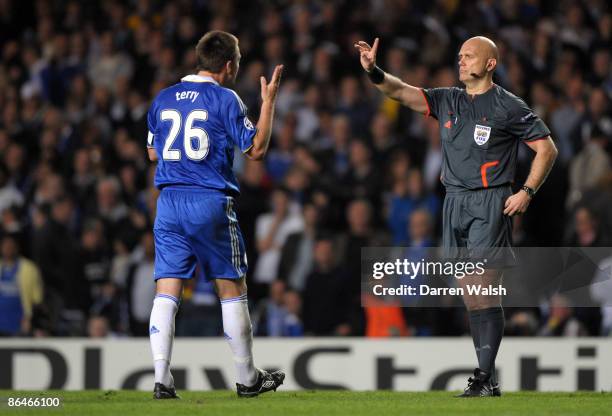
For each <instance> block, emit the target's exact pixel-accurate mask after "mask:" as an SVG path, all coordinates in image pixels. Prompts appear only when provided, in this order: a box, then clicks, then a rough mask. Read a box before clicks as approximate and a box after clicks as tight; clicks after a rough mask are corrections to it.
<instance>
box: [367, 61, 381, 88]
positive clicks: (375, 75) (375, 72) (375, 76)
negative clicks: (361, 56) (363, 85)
mask: <svg viewBox="0 0 612 416" xmlns="http://www.w3.org/2000/svg"><path fill="white" fill-rule="evenodd" d="M368 78H370V81H372V83H373V84H382V83H383V82H385V71H383V70H382V69H380V68H379V67H378V65H375V66H374V69H372V70H371V71H370V72H368Z"/></svg>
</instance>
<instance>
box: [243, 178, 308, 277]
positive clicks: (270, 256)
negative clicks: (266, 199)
mask: <svg viewBox="0 0 612 416" xmlns="http://www.w3.org/2000/svg"><path fill="white" fill-rule="evenodd" d="M298 210H299V207H297V206H295V205H292V203H291V201H290V199H289V193H288V191H287V190H286V189H284V188H277V189H276V190H275V191H274V192H273V193H272V212H270V213H267V214H263V215H261V216H260V217H259V218H258V219H257V224H256V229H255V238H256V240H257V251H258V252H259V258H258V260H257V264H256V265H255V272H254V274H253V277H254V279H255V282H257V283H270V282H271V281H273V280H276V279H277V278H278V265H279V262H280V256H281V250H282V247H283V244H285V241H286V240H287V237H288V236H289V235H290V234H291V233H293V232H296V231H300V230H302V229H303V227H304V224H303V221H302V217H301V215H299V213H298V212H297V211H298Z"/></svg>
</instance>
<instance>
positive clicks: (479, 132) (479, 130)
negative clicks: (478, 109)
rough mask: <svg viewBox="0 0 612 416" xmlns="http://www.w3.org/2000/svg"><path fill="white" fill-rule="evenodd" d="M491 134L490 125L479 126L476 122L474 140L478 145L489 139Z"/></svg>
mask: <svg viewBox="0 0 612 416" xmlns="http://www.w3.org/2000/svg"><path fill="white" fill-rule="evenodd" d="M490 136H491V127H489V126H481V125H480V124H476V127H475V128H474V141H475V142H476V144H477V145H478V146H482V145H483V144H485V143H486V142H488V141H489V137H490Z"/></svg>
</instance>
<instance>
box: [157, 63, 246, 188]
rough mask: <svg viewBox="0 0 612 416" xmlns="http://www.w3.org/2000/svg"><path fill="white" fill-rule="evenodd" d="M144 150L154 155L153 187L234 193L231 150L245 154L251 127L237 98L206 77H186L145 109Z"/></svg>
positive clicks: (160, 94)
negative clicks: (203, 189) (146, 118)
mask: <svg viewBox="0 0 612 416" xmlns="http://www.w3.org/2000/svg"><path fill="white" fill-rule="evenodd" d="M148 125H149V134H148V139H147V145H148V147H152V148H155V151H156V152H157V156H158V162H157V170H156V172H155V186H157V187H158V188H163V187H165V186H168V185H181V186H193V187H203V188H207V189H216V190H219V191H221V192H223V193H225V194H227V195H237V194H238V193H239V188H238V183H237V181H236V177H235V176H234V172H233V171H232V165H233V162H234V146H238V148H239V149H240V150H241V151H242V152H247V151H248V150H249V149H250V148H251V146H253V137H254V136H255V133H256V129H255V127H254V126H253V123H251V121H250V120H249V119H248V117H247V109H246V106H245V105H244V103H243V102H242V100H241V99H240V97H238V94H236V93H235V92H234V91H232V90H231V89H229V88H225V87H222V86H220V85H219V84H218V83H217V82H215V80H213V79H212V78H210V77H203V76H199V75H188V76H186V77H184V78H183V79H182V80H181V82H180V83H178V84H176V85H173V86H171V87H169V88H166V89H164V90H162V91H161V92H160V93H159V94H158V95H157V97H156V98H155V100H154V101H153V103H152V104H151V108H150V109H149V114H148Z"/></svg>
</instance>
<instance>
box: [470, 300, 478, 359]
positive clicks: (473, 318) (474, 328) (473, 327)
mask: <svg viewBox="0 0 612 416" xmlns="http://www.w3.org/2000/svg"><path fill="white" fill-rule="evenodd" d="M469 314H470V333H471V334H472V341H474V350H476V359H477V360H478V366H479V367H480V311H479V310H476V311H469Z"/></svg>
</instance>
